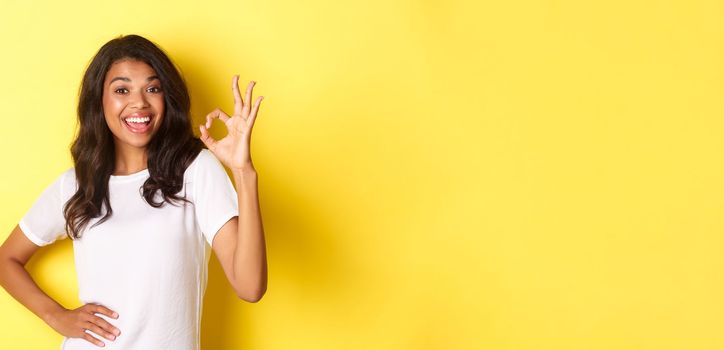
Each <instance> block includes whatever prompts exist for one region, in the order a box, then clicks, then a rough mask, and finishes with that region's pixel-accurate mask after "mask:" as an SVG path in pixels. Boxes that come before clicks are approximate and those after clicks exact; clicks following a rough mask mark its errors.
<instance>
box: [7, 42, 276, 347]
mask: <svg viewBox="0 0 724 350" xmlns="http://www.w3.org/2000/svg"><path fill="white" fill-rule="evenodd" d="M252 87H253V82H252V83H251V84H250V85H249V87H248V88H247V91H246V101H247V102H246V103H244V100H243V99H242V98H241V94H240V93H239V88H238V76H234V77H233V78H232V91H233V93H234V100H235V109H234V114H233V115H232V116H228V115H226V114H225V113H224V112H223V111H221V110H220V109H215V110H214V111H212V112H211V113H209V114H208V115H207V116H206V125H205V126H201V125H200V126H199V130H200V132H201V137H200V138H198V137H195V136H194V134H193V131H192V130H193V129H192V126H191V116H190V114H189V109H190V100H189V95H188V90H187V88H186V85H185V83H184V80H183V78H182V77H181V75H180V73H179V71H178V69H177V68H176V67H175V66H174V64H173V63H172V62H171V60H170V59H169V57H168V56H167V55H166V54H165V53H164V52H163V51H162V50H161V49H160V48H158V47H157V46H156V45H155V44H154V43H152V42H151V41H149V40H147V39H145V38H143V37H141V36H138V35H127V36H121V37H118V38H116V39H113V40H111V41H109V42H108V43H106V44H105V45H103V47H101V49H100V50H99V51H98V53H97V54H96V55H95V57H94V58H93V60H92V61H91V63H90V64H89V66H88V68H87V70H86V72H85V75H84V76H83V80H82V83H81V91H80V96H79V101H78V122H79V126H80V128H79V131H78V134H77V137H76V139H75V141H74V142H73V144H72V147H71V154H72V156H73V161H74V167H72V168H69V169H67V170H66V171H64V172H63V173H62V174H60V175H59V176H58V177H57V178H56V179H55V181H53V182H52V183H51V184H50V185H49V186H48V187H47V188H46V189H45V191H43V193H42V194H41V195H40V197H39V198H38V199H37V200H36V201H35V203H34V204H33V205H32V207H31V208H30V209H29V210H28V211H27V212H26V213H25V215H24V216H23V217H22V218H21V219H20V221H19V223H18V225H17V226H16V227H15V229H14V230H13V232H12V233H11V235H10V236H9V237H8V239H7V240H6V241H5V243H4V244H3V245H2V247H0V284H2V286H3V287H4V288H5V289H6V290H7V291H8V292H9V293H10V294H11V295H12V296H13V297H15V298H16V299H17V300H18V301H20V302H21V303H22V304H23V305H25V306H26V307H28V308H29V309H30V310H32V311H33V312H34V313H35V314H36V315H38V316H40V317H41V318H43V320H44V321H46V323H48V325H50V326H51V327H52V328H53V329H55V330H56V331H57V332H58V333H60V334H62V335H63V336H64V337H65V338H64V339H63V343H62V344H61V349H64V350H81V349H89V348H94V346H104V347H106V348H107V349H125V350H145V349H179V350H198V349H199V348H200V320H201V313H202V308H203V305H202V304H203V296H204V292H205V288H206V283H207V264H208V261H209V258H210V256H211V249H213V251H214V252H215V253H216V256H217V258H218V259H219V262H220V264H221V266H222V268H223V270H224V273H225V275H226V277H227V279H228V280H229V282H230V284H231V286H232V287H233V288H234V291H235V293H236V294H237V295H238V296H239V297H240V298H241V299H244V300H246V301H249V302H257V301H258V300H260V299H261V297H262V295H263V294H264V293H265V291H266V252H265V249H266V248H265V244H264V234H263V229H262V225H261V214H260V210H259V203H258V195H257V182H256V181H257V177H256V171H255V169H254V167H253V165H252V164H251V158H250V154H249V143H250V132H251V127H252V125H253V123H254V120H255V118H256V114H257V111H258V108H259V103H260V101H261V98H258V99H257V102H256V104H255V105H254V107H253V108H252V107H251V104H250V103H249V102H250V101H251V91H252ZM214 118H219V119H220V120H222V121H223V122H224V123H225V124H226V126H227V129H228V131H229V134H228V135H227V136H226V137H225V138H223V139H221V140H218V141H217V140H214V139H213V138H211V137H210V136H209V134H208V130H207V128H208V127H210V125H211V123H212V121H213V119H214ZM224 165H226V166H228V167H229V168H231V169H232V171H233V173H234V180H235V181H236V184H237V187H238V188H239V191H237V190H236V189H235V188H234V184H233V183H232V182H231V180H230V179H229V176H227V174H226V171H225V170H224ZM240 204H241V205H240ZM240 208H241V210H240ZM66 236H67V237H70V238H71V239H72V240H73V252H74V255H75V262H76V271H77V274H78V283H79V286H78V287H79V288H78V289H79V299H80V300H81V301H82V302H83V303H84V305H83V306H81V307H79V308H76V309H70V310H69V309H66V308H64V307H62V306H60V305H59V304H58V303H57V302H55V301H54V300H52V299H51V298H50V297H48V296H47V295H46V294H45V293H43V292H42V291H41V290H40V289H39V288H38V286H37V285H36V284H35V283H34V282H33V280H32V279H31V277H30V276H29V274H28V273H27V271H26V270H25V269H24V265H25V263H26V262H27V261H28V260H29V258H30V257H31V256H32V255H33V254H34V252H35V251H36V250H37V249H38V248H39V247H42V246H47V245H49V244H51V243H53V242H55V241H57V240H59V239H62V238H65V237H66ZM242 242H243V244H241V243H242ZM121 334H122V335H121ZM100 338H105V339H107V340H109V341H110V342H106V343H104V342H103V341H101V340H100Z"/></svg>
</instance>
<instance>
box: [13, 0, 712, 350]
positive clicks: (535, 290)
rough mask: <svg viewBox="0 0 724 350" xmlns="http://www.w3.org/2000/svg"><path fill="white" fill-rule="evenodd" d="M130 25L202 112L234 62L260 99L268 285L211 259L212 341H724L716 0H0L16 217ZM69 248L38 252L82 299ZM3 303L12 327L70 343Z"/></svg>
mask: <svg viewBox="0 0 724 350" xmlns="http://www.w3.org/2000/svg"><path fill="white" fill-rule="evenodd" d="M132 33H136V34H140V35H143V36H146V37H147V38H149V39H151V40H153V41H155V42H156V43H158V44H159V45H160V46H161V47H162V48H163V49H165V50H166V51H167V52H168V53H169V55H170V56H171V57H172V59H174V60H175V61H176V62H177V63H178V65H179V66H180V67H181V69H182V72H183V74H184V75H185V77H186V79H187V82H188V85H189V88H190V91H191V94H192V105H193V107H192V111H193V115H194V118H195V119H194V120H195V122H196V124H199V123H201V122H202V119H203V116H204V115H205V114H206V113H208V112H209V111H211V110H212V109H213V108H215V107H217V106H219V107H221V108H223V109H224V110H226V111H227V112H230V111H232V108H233V99H232V95H231V91H230V89H229V85H230V81H231V76H232V75H233V74H236V73H238V74H240V76H241V83H242V84H243V85H242V86H245V85H246V83H248V81H249V80H256V81H257V82H258V83H257V86H256V88H255V93H256V95H257V96H258V95H264V96H265V100H264V102H263V103H262V106H261V109H260V111H259V116H258V119H257V121H256V125H255V127H254V132H253V134H252V141H253V142H252V158H253V160H254V164H255V166H256V168H257V171H258V172H259V176H260V179H259V191H260V202H261V208H262V216H263V218H264V227H265V231H266V237H267V245H268V254H269V255H268V259H269V278H270V279H269V289H268V292H267V294H266V295H265V296H264V298H263V299H262V300H261V301H260V302H259V303H257V304H250V303H246V302H243V301H241V300H238V299H236V298H235V296H234V294H233V291H232V290H231V288H230V286H229V285H228V282H227V281H226V280H225V277H224V275H223V272H222V270H221V268H220V265H219V264H218V262H217V261H216V258H215V257H213V258H212V260H211V263H210V268H209V269H210V274H211V275H210V281H209V287H208V290H207V294H206V299H205V301H206V303H205V306H204V314H203V317H204V319H203V328H202V345H203V348H204V349H209V350H210V349H265V350H268V349H269V350H272V349H501V350H502V349H516V350H517V349H520V350H523V349H526V350H527V349H530V350H543V349H551V350H554V349H555V350H559V349H656V350H661V349H722V348H724V332H722V329H723V327H722V326H724V301H723V298H724V275H723V274H722V270H723V269H724V254H722V253H723V247H724V239H722V232H723V229H724V222H723V221H722V217H723V216H722V209H724V185H722V184H723V182H722V175H723V174H722V170H723V169H724V162H723V161H722V152H721V151H722V146H724V145H723V144H722V132H724V122H723V119H722V117H723V116H724V108H723V107H722V98H721V96H722V94H723V93H724V69H722V67H724V49H723V48H724V39H723V35H724V4H723V3H722V2H717V1H683V0H680V1H637V2H631V1H620V0H616V1H596V2H590V1H556V0H550V1H484V2H481V1H380V0H371V1H355V2H352V1H347V2H345V1H303V2H298V1H277V0H272V1H266V0H265V1H243V2H236V1H201V2H198V1H176V2H173V3H167V4H160V3H156V2H148V1H123V2H107V3H104V4H101V2H99V1H88V2H81V1H66V2H56V1H45V2H38V1H20V0H13V1H7V0H4V1H3V2H2V5H0V42H1V43H2V55H0V77H2V79H1V80H0V81H1V83H0V111H1V112H2V125H3V127H2V137H0V162H1V164H2V167H3V171H2V172H3V175H2V181H0V198H2V202H1V203H0V211H1V212H2V216H0V227H1V228H2V230H3V233H6V234H7V233H9V232H10V231H11V230H12V228H13V227H14V226H15V225H16V224H17V222H18V220H19V219H20V218H21V216H22V215H23V214H24V213H25V211H26V210H27V209H28V208H29V206H30V205H31V204H32V202H33V201H34V200H35V198H36V197H37V196H38V195H39V194H40V192H41V191H42V189H43V188H44V187H45V186H47V185H48V184H49V183H50V182H51V181H52V180H53V179H54V178H55V177H56V176H58V175H59V174H60V172H61V171H63V170H64V169H67V168H68V167H70V166H72V163H71V160H70V156H69V151H68V146H69V144H70V142H71V141H72V137H73V133H74V130H75V118H76V116H75V108H76V103H77V91H78V86H79V83H80V78H81V75H82V73H83V71H84V69H85V67H86V64H87V63H88V61H89V60H90V59H91V57H92V56H93V54H95V52H96V51H97V50H98V49H99V48H100V46H101V45H102V44H103V43H105V42H106V41H108V40H110V39H112V38H113V37H115V36H117V35H119V34H132ZM195 132H196V133H197V134H198V130H195ZM213 134H214V135H215V136H217V137H221V136H223V135H225V130H224V129H223V126H222V125H221V124H220V123H218V122H217V124H215V125H214V126H213ZM139 244H142V242H139ZM72 253H73V252H72V245H71V242H69V241H68V240H66V241H62V242H61V243H59V244H55V245H53V246H51V247H49V248H44V249H42V250H41V251H40V253H39V255H37V256H36V257H34V258H33V260H32V261H31V263H30V264H29V265H28V267H29V269H30V270H31V272H32V273H33V276H34V277H35V278H36V280H37V281H38V283H39V284H40V285H41V287H42V288H43V289H44V290H46V291H47V292H48V293H49V294H50V295H51V296H53V297H55V298H57V299H58V300H59V301H60V302H61V303H62V304H63V305H65V306H66V307H78V306H80V305H81V304H80V303H79V301H78V299H77V285H76V283H77V281H76V277H75V270H74V265H73V260H72V257H73V255H72ZM0 310H2V313H0V314H1V315H2V316H0V333H1V336H0V348H2V349H20V348H24V349H55V348H57V347H58V346H59V343H60V341H61V339H62V336H60V335H59V334H57V333H56V332H54V331H53V330H52V329H51V328H50V327H48V326H47V325H46V324H45V323H44V322H42V320H40V319H39V318H37V317H36V316H35V315H33V314H32V313H30V312H29V311H28V310H27V309H25V308H24V307H23V306H22V305H21V304H19V303H18V302H16V301H15V300H14V299H12V298H11V297H10V296H9V294H7V293H6V292H5V293H0Z"/></svg>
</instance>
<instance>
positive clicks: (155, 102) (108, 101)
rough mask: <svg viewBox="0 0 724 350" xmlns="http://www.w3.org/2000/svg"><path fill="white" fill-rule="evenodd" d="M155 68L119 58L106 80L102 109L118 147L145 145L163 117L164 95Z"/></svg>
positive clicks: (140, 146) (143, 63)
mask: <svg viewBox="0 0 724 350" xmlns="http://www.w3.org/2000/svg"><path fill="white" fill-rule="evenodd" d="M163 94H164V92H163V90H162V87H161V81H160V80H159V78H158V77H157V76H156V72H155V71H154V70H153V68H151V66H149V65H148V64H146V63H145V62H142V61H137V60H129V59H124V60H121V61H116V62H115V63H113V65H111V68H110V69H109V70H108V72H107V73H106V77H105V81H104V82H103V113H104V114H105V118H106V123H107V124H108V128H110V129H111V132H112V133H113V138H114V140H115V145H116V148H117V149H118V148H120V149H121V150H122V149H126V148H128V147H134V148H144V149H145V147H146V145H147V144H148V142H149V141H150V140H151V138H152V137H153V135H154V134H156V132H157V131H158V129H159V128H160V126H161V121H163V115H164V107H165V103H164V99H163Z"/></svg>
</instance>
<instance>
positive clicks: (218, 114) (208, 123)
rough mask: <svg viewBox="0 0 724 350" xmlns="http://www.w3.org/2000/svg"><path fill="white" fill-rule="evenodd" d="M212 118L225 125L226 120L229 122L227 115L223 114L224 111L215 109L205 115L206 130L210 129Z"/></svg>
mask: <svg viewBox="0 0 724 350" xmlns="http://www.w3.org/2000/svg"><path fill="white" fill-rule="evenodd" d="M214 118H219V119H221V121H223V122H224V123H226V121H227V120H229V115H228V114H226V113H224V111H222V110H221V108H218V107H217V108H216V109H214V110H213V111H211V112H210V113H209V114H207V115H206V128H207V129H209V128H211V123H213V122H214Z"/></svg>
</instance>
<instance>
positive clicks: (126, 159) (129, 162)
mask: <svg viewBox="0 0 724 350" xmlns="http://www.w3.org/2000/svg"><path fill="white" fill-rule="evenodd" d="M115 153H116V168H115V169H116V170H115V171H114V172H113V175H129V174H133V173H137V172H139V171H141V170H143V169H146V168H147V167H148V155H147V153H146V148H137V147H132V146H128V145H123V146H121V147H119V146H118V144H116V151H115Z"/></svg>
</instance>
